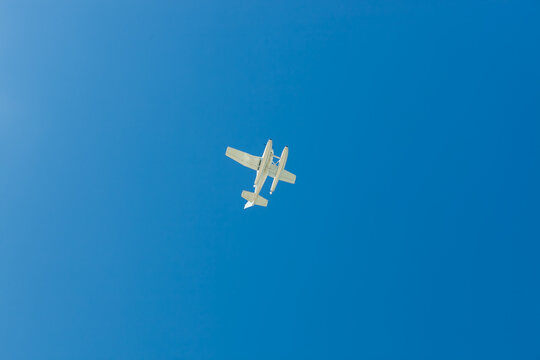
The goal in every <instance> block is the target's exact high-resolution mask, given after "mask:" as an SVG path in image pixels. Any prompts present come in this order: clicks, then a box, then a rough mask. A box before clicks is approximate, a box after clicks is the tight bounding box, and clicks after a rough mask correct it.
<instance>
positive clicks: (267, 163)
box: [225, 139, 296, 209]
mask: <svg viewBox="0 0 540 360" xmlns="http://www.w3.org/2000/svg"><path fill="white" fill-rule="evenodd" d="M225 155H227V156H228V157H230V158H231V159H233V160H234V161H237V162H239V163H240V164H242V165H244V166H246V167H248V168H250V169H253V170H255V171H257V176H256V177H255V184H253V187H254V188H255V192H249V191H245V190H244V191H242V197H243V198H244V199H246V200H247V203H246V205H245V206H244V209H247V208H249V207H252V206H253V205H259V206H266V205H268V200H266V199H265V198H263V197H262V196H260V195H259V193H260V192H261V189H262V187H263V185H264V182H265V181H266V178H267V177H268V176H271V177H273V178H274V181H273V182H272V187H271V188H270V194H272V193H273V192H274V190H276V186H277V183H278V181H280V180H281V181H285V182H288V183H290V184H294V182H295V181H296V175H294V174H292V173H290V172H288V171H287V170H285V163H286V162H287V156H288V155H289V148H288V147H287V146H285V147H284V148H283V152H282V153H281V156H280V157H278V156H275V155H274V150H272V140H271V139H270V140H268V142H267V143H266V147H265V148H264V152H263V155H262V156H254V155H250V154H248V153H245V152H243V151H240V150H236V149H233V148H232V147H230V146H229V147H227V151H226V152H225ZM274 158H276V159H278V162H277V163H274V162H273V159H274Z"/></svg>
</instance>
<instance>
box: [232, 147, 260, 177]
mask: <svg viewBox="0 0 540 360" xmlns="http://www.w3.org/2000/svg"><path fill="white" fill-rule="evenodd" d="M225 155H227V156H228V157H230V158H231V159H233V160H234V161H236V162H239V163H240V164H242V165H244V166H246V167H248V168H250V169H253V170H255V171H257V170H258V169H259V164H260V162H261V158H260V157H258V156H254V155H250V154H248V153H246V152H243V151H240V150H236V149H233V148H232V147H230V146H229V147H227V151H226V152H225Z"/></svg>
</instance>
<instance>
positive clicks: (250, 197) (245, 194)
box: [242, 190, 268, 209]
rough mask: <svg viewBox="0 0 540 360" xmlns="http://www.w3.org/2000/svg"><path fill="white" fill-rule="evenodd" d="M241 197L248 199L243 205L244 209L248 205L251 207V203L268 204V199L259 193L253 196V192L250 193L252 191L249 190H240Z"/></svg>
mask: <svg viewBox="0 0 540 360" xmlns="http://www.w3.org/2000/svg"><path fill="white" fill-rule="evenodd" d="M242 197H243V198H244V199H246V200H247V201H248V202H247V204H246V206H244V209H246V208H248V207H252V206H253V205H259V206H266V205H268V200H266V199H265V198H263V197H262V196H260V195H258V196H257V197H255V193H252V192H249V191H245V190H244V191H242ZM254 200H255V201H254Z"/></svg>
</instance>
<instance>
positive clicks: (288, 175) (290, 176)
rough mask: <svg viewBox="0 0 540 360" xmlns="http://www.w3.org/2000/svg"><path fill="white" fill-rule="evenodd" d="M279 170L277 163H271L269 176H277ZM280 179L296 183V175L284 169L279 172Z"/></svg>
mask: <svg viewBox="0 0 540 360" xmlns="http://www.w3.org/2000/svg"><path fill="white" fill-rule="evenodd" d="M277 170H278V167H277V165H274V164H270V166H269V167H268V176H271V177H273V178H275V177H276V174H277ZM279 181H285V182H286V183H289V184H294V182H295V181H296V175H294V174H293V173H290V172H288V171H287V170H285V169H283V170H281V174H279Z"/></svg>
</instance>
